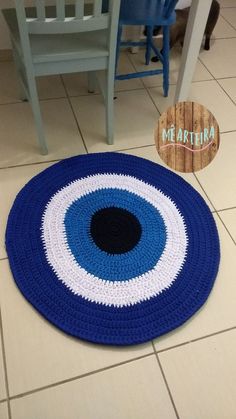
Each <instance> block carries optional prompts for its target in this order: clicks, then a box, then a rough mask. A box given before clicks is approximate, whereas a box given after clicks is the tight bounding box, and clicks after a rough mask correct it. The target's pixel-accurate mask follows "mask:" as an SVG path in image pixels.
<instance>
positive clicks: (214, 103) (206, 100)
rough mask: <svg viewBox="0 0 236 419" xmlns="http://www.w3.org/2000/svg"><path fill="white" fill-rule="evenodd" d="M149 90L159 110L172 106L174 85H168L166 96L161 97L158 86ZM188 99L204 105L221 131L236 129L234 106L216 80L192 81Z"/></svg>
mask: <svg viewBox="0 0 236 419" xmlns="http://www.w3.org/2000/svg"><path fill="white" fill-rule="evenodd" d="M149 91H150V93H151V96H152V98H153V100H154V101H155V103H156V106H157V108H158V110H159V112H164V111H165V110H166V109H167V108H168V107H169V106H172V104H173V101H174V95H175V86H170V93H169V96H168V97H167V98H164V97H163V95H162V90H161V88H160V87H156V88H151V89H149ZM188 99H189V100H192V101H195V102H198V103H201V104H202V105H204V106H206V107H207V108H208V109H209V110H210V111H211V112H212V113H213V115H214V116H215V118H216V119H217V121H218V124H219V126H220V131H221V132H225V131H233V130H236V107H235V105H234V104H233V103H232V101H231V100H230V99H229V98H228V96H227V94H226V93H225V92H224V91H223V90H222V89H221V87H220V86H219V85H218V83H217V82H216V81H214V80H210V81H205V82H197V83H192V85H191V89H190V92H189V96H188Z"/></svg>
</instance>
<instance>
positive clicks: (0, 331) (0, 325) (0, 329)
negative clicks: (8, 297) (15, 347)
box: [0, 308, 12, 419]
mask: <svg viewBox="0 0 236 419" xmlns="http://www.w3.org/2000/svg"><path fill="white" fill-rule="evenodd" d="M0 339H1V343H2V357H3V366H4V378H5V386H6V395H7V399H6V402H7V409H8V416H9V418H8V419H12V416H11V405H10V393H9V382H8V375H7V359H6V351H5V344H4V336H3V322H2V311H1V308H0Z"/></svg>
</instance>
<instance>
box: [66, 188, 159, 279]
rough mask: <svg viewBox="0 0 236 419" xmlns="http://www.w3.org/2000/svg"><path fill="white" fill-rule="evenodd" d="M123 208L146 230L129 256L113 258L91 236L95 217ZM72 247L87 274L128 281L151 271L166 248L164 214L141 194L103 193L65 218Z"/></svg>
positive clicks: (89, 196)
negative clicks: (102, 210)
mask: <svg viewBox="0 0 236 419" xmlns="http://www.w3.org/2000/svg"><path fill="white" fill-rule="evenodd" d="M109 207H119V208H123V209H126V210H127V211H129V212H131V213H132V214H134V215H135V216H136V217H137V218H138V220H139V222H140V224H141V227H142V235H141V238H140V241H139V243H138V244H137V245H136V246H135V247H134V248H133V249H132V250H131V251H129V252H126V253H123V254H116V255H110V254H108V253H106V252H104V251H103V250H101V249H99V248H98V247H97V246H96V244H95V243H94V241H93V239H92V237H91V236H90V223H91V218H92V215H93V214H94V213H95V212H96V211H98V210H100V209H102V208H109ZM64 223H65V232H66V239H67V242H68V246H69V248H70V250H71V252H72V254H73V256H74V258H75V260H76V261H77V263H78V264H79V265H80V266H81V267H83V268H84V269H85V270H86V271H87V272H89V273H90V274H92V275H95V276H97V277H99V278H101V279H104V280H109V281H125V280H129V279H132V278H135V277H137V276H140V275H142V274H144V273H146V272H148V271H150V270H151V269H152V268H153V267H154V266H155V265H156V263H157V262H158V260H159V258H160V256H161V254H162V253H163V250H164V248H165V244H166V240H167V235H166V228H165V224H164V221H163V219H162V217H161V215H160V213H159V212H158V211H157V210H156V208H154V206H153V205H151V204H150V203H149V202H147V201H146V200H145V199H143V198H141V197H140V196H138V195H137V194H134V193H131V192H129V191H125V190H121V189H118V188H114V189H113V188H112V189H108V188H107V189H100V190H97V191H95V192H91V193H89V194H87V195H85V196H83V197H82V198H80V199H78V200H77V201H75V202H74V203H73V204H72V205H71V206H70V207H69V209H68V210H67V212H66V214H65V219H64Z"/></svg>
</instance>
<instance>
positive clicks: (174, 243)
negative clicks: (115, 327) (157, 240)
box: [42, 174, 188, 307]
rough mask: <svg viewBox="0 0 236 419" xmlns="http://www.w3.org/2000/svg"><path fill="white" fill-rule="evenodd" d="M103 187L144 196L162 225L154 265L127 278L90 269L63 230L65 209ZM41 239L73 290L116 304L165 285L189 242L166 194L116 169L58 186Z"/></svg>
mask: <svg viewBox="0 0 236 419" xmlns="http://www.w3.org/2000/svg"><path fill="white" fill-rule="evenodd" d="M104 188H118V189H121V190H125V191H129V192H131V193H135V194H137V195H138V196H139V197H142V198H144V199H145V200H146V201H147V202H149V203H150V204H152V205H153V206H154V207H155V208H156V209H157V210H158V211H159V213H160V214H161V216H162V218H163V220H164V223H165V227H166V232H167V238H166V245H165V248H164V251H163V253H162V255H161V257H160V259H159V260H158V262H157V264H156V265H155V266H154V268H153V269H151V270H150V271H148V272H146V273H144V274H143V275H141V276H139V277H136V278H132V279H130V280H127V281H107V280H103V279H101V278H98V277H96V276H94V275H92V274H90V273H88V272H87V271H86V270H85V269H84V268H83V267H82V266H80V265H79V264H78V262H77V261H76V260H75V258H74V256H73V254H72V253H71V251H70V248H69V245H68V242H67V238H66V234H65V225H64V219H65V214H66V212H67V210H68V208H69V207H70V206H71V205H72V203H73V202H75V201H76V200H78V199H80V198H81V197H82V196H84V195H87V194H88V193H90V192H94V191H97V190H99V189H104ZM42 240H43V243H44V248H45V253H46V258H47V261H48V263H49V265H50V266H51V267H52V269H53V271H54V272H55V274H56V276H57V278H58V279H59V280H60V281H62V282H63V283H64V284H65V285H66V286H67V287H68V288H69V289H70V290H71V291H72V292H73V293H74V294H77V295H80V296H82V297H83V298H85V299H87V300H89V301H92V302H96V303H99V304H104V305H108V306H111V305H113V306H116V307H123V306H129V305H133V304H136V303H138V302H141V301H144V300H147V299H150V298H151V297H153V296H156V295H158V294H160V293H161V292H162V291H163V290H165V289H166V288H169V287H170V286H171V284H172V283H173V281H174V280H175V279H176V277H177V275H178V273H179V272H180V270H181V267H182V266H183V264H184V261H185V257H186V251H187V242H188V238H187V234H186V226H185V223H184V219H183V216H182V215H181V213H180V211H179V210H178V208H177V207H176V205H175V203H174V202H172V201H171V199H170V198H169V197H167V196H166V195H164V194H163V193H162V192H161V191H159V190H157V189H156V188H155V187H153V186H151V185H149V184H147V183H145V182H143V181H141V180H138V179H136V178H134V177H131V176H125V175H117V174H102V175H93V176H89V177H87V178H83V179H79V180H77V181H75V182H73V183H71V184H69V185H68V186H66V187H64V188H63V189H61V190H60V191H58V192H57V193H56V194H55V195H54V196H53V197H52V198H51V200H50V202H49V203H48V205H47V207H46V209H45V212H44V216H43V220H42Z"/></svg>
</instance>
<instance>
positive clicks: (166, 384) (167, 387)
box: [152, 341, 180, 419]
mask: <svg viewBox="0 0 236 419" xmlns="http://www.w3.org/2000/svg"><path fill="white" fill-rule="evenodd" d="M152 347H153V350H154V353H155V356H156V360H157V364H158V366H159V368H160V371H161V375H162V378H163V380H164V383H165V386H166V389H167V392H168V394H169V397H170V400H171V404H172V406H173V409H174V411H175V415H176V418H177V419H180V416H179V414H178V410H177V407H176V405H175V402H174V398H173V396H172V394H171V391H170V387H169V384H168V381H167V379H166V376H165V373H164V370H163V368H162V365H161V361H160V359H159V356H158V353H157V352H156V348H155V345H154V342H153V341H152Z"/></svg>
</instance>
